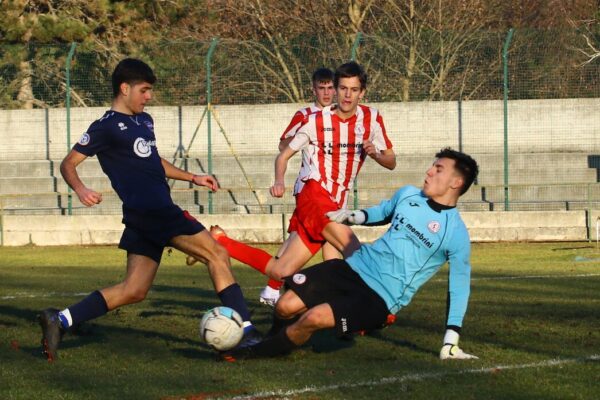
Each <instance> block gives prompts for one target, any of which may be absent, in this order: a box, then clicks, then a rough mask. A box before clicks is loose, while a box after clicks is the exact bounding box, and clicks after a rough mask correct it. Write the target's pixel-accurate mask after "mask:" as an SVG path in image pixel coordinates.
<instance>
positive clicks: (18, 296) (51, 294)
mask: <svg viewBox="0 0 600 400" xmlns="http://www.w3.org/2000/svg"><path fill="white" fill-rule="evenodd" d="M86 294H89V292H84V293H61V292H48V293H42V294H30V293H15V294H13V295H12V296H2V297H0V300H15V299H37V298H42V297H55V296H56V297H79V296H85V295H86Z"/></svg>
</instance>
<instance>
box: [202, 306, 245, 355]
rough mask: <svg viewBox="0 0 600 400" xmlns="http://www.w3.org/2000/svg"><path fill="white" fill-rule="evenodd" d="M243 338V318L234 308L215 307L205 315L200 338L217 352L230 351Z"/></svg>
mask: <svg viewBox="0 0 600 400" xmlns="http://www.w3.org/2000/svg"><path fill="white" fill-rule="evenodd" d="M243 336H244V327H243V321H242V317H241V316H240V314H238V313H237V311H235V310H234V309H232V308H229V307H225V306H219V307H215V308H213V309H211V310H208V311H207V312H206V313H204V316H203V317H202V320H201V321H200V337H201V338H202V340H204V341H205V342H206V343H207V344H208V345H209V346H211V347H212V348H214V349H215V350H220V351H225V350H230V349H232V348H234V347H235V346H237V345H238V343H239V342H240V341H241V340H242V337H243Z"/></svg>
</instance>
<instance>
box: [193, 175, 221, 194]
mask: <svg viewBox="0 0 600 400" xmlns="http://www.w3.org/2000/svg"><path fill="white" fill-rule="evenodd" d="M192 183H194V184H196V185H198V186H206V187H207V188H209V189H210V190H212V191H213V192H216V191H217V190H219V182H217V179H216V178H215V177H214V176H212V175H194V178H193V179H192Z"/></svg>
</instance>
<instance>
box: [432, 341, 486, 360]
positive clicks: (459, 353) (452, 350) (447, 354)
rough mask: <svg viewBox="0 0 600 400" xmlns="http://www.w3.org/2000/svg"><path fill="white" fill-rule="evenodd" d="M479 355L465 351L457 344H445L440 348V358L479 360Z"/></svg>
mask: <svg viewBox="0 0 600 400" xmlns="http://www.w3.org/2000/svg"><path fill="white" fill-rule="evenodd" d="M478 359H479V357H477V356H474V355H473V354H469V353H465V352H464V351H463V350H462V349H461V348H460V347H458V346H457V345H455V344H449V343H448V344H445V345H443V346H442V350H440V360H478Z"/></svg>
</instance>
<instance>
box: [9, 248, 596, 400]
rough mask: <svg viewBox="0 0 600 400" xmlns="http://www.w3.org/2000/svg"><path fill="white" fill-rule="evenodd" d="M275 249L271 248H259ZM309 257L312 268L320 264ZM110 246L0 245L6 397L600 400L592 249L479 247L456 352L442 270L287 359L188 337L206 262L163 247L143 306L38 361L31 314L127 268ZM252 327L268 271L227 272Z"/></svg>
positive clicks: (93, 325)
mask: <svg viewBox="0 0 600 400" xmlns="http://www.w3.org/2000/svg"><path fill="white" fill-rule="evenodd" d="M267 250H268V251H270V252H271V253H273V252H274V251H275V247H274V246H270V247H268V249H267ZM314 261H318V259H315V260H314ZM124 262H125V255H124V253H123V252H122V251H120V250H118V249H116V247H46V248H40V247H20V248H6V247H4V248H2V247H0V398H1V399H38V398H45V399H124V398H127V399H209V398H224V399H229V398H246V399H258V398H268V399H279V398H294V399H363V398H375V399H398V398H411V399H433V398H437V399H461V400H463V399H597V398H599V396H600V252H599V251H598V250H597V249H596V247H595V246H594V245H592V244H588V243H541V244H524V243H513V244H475V245H474V246H473V257H472V262H473V275H472V277H473V282H472V294H471V301H470V304H469V310H468V312H467V316H466V318H465V322H464V328H463V334H462V337H461V343H460V345H461V347H463V348H464V349H465V351H467V352H469V353H473V354H476V355H478V356H479V357H480V360H473V361H450V362H448V361H446V362H442V361H440V360H438V358H437V353H438V351H439V348H440V345H441V340H442V337H443V334H444V318H445V301H446V289H447V287H446V278H447V269H446V268H444V269H443V270H442V271H441V272H440V273H439V274H438V275H437V276H435V277H434V278H433V279H432V280H431V281H430V282H428V283H427V284H426V285H425V286H424V287H423V288H422V289H421V291H420V292H419V293H418V294H417V295H416V296H415V298H414V299H413V302H412V304H410V305H409V306H408V307H407V308H406V309H405V310H403V311H402V312H401V313H400V314H399V315H398V319H397V322H396V324H395V325H393V326H392V327H389V328H387V329H384V330H382V331H380V332H377V333H375V334H372V335H370V336H365V337H358V338H356V339H355V340H354V341H352V342H347V341H339V340H337V339H336V338H335V337H334V336H333V335H332V333H331V332H321V333H319V334H317V335H315V337H314V338H313V339H312V340H311V341H310V342H309V344H308V345H307V346H305V347H303V348H301V349H300V350H298V351H296V352H294V353H293V354H292V355H290V356H287V357H282V358H278V359H270V360H247V361H242V362H237V363H223V362H216V361H215V359H214V354H213V352H212V351H211V350H210V349H208V348H207V347H205V346H204V345H203V344H202V343H201V342H200V340H199V338H198V322H199V320H200V317H201V315H202V312H203V310H206V309H208V308H211V307H213V306H216V305H218V304H219V302H218V299H217V297H216V296H215V294H214V292H213V290H212V285H211V283H210V280H209V278H208V274H207V273H206V269H205V268H204V267H203V266H202V265H201V264H196V265H195V266H193V267H188V266H185V262H184V256H183V255H182V254H181V253H179V252H177V251H173V252H172V254H171V255H167V254H166V253H165V255H164V258H163V264H162V266H161V268H160V270H159V273H158V275H157V278H156V281H155V285H154V286H153V289H152V291H151V292H150V294H149V295H148V298H147V299H146V300H145V301H144V302H142V303H140V304H136V305H132V306H127V307H124V308H122V309H120V310H117V311H115V312H112V313H109V314H108V315H106V316H105V317H103V318H100V319H98V320H96V321H93V322H89V323H87V324H85V325H84V327H83V328H82V330H81V332H79V333H78V334H77V335H67V336H65V338H64V341H63V344H62V346H61V348H60V351H59V355H60V359H59V360H58V361H57V362H56V363H52V364H51V363H48V362H46V360H45V359H44V358H42V357H41V348H40V344H39V342H40V329H39V326H38V324H37V322H36V319H35V316H36V314H37V313H38V311H39V310H41V309H43V308H46V307H49V306H54V307H58V308H64V307H65V306H68V305H70V304H72V303H74V302H76V301H79V300H80V299H81V298H82V297H83V296H85V295H86V294H88V293H89V292H91V291H93V290H95V289H98V288H101V287H104V286H107V285H111V284H113V283H116V282H117V281H119V280H120V279H122V277H123V275H124ZM234 272H235V275H236V277H237V278H238V280H239V282H240V284H241V285H242V288H243V289H244V293H245V295H246V297H247V299H248V303H249V307H250V308H251V310H252V311H253V319H254V322H255V324H256V325H257V326H258V327H259V328H260V329H261V330H263V331H266V330H267V329H268V327H269V321H270V309H268V308H265V307H264V306H261V305H259V303H258V301H257V299H258V294H259V291H260V289H261V288H262V286H263V285H264V284H265V282H266V281H265V279H264V277H262V276H260V275H259V274H258V273H256V272H255V271H254V270H252V269H250V268H248V267H245V266H241V265H239V264H234Z"/></svg>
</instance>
